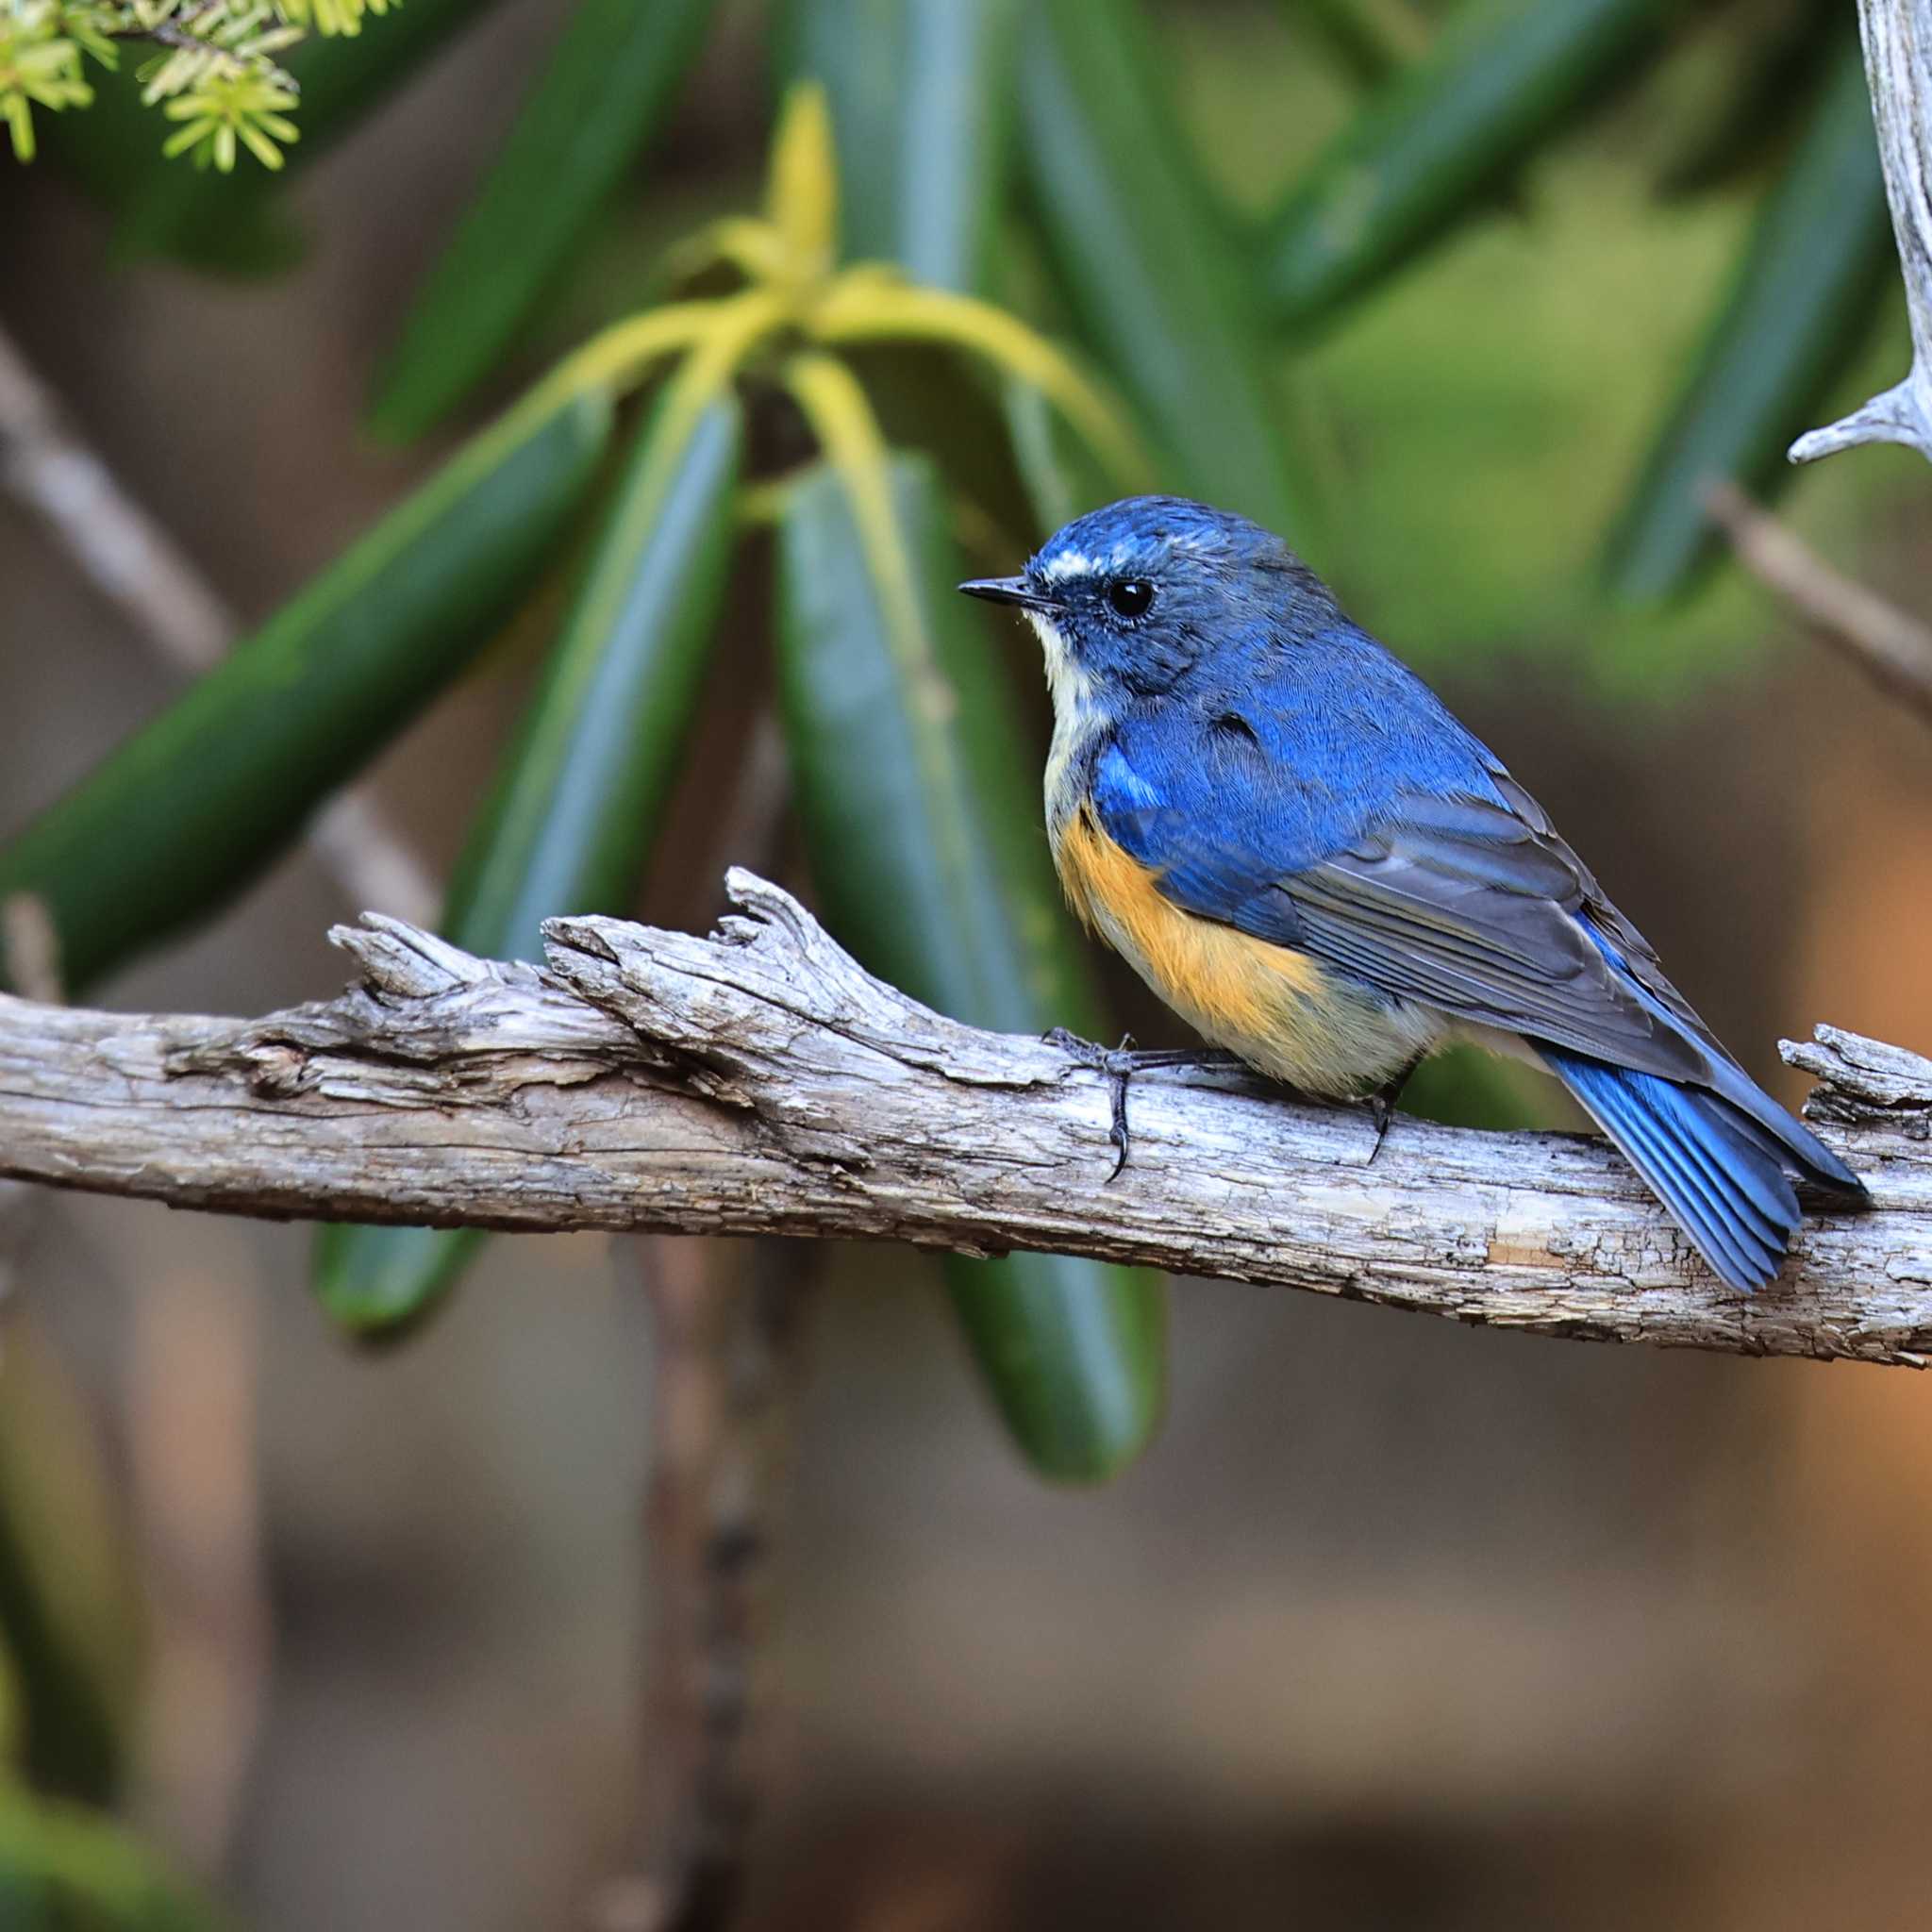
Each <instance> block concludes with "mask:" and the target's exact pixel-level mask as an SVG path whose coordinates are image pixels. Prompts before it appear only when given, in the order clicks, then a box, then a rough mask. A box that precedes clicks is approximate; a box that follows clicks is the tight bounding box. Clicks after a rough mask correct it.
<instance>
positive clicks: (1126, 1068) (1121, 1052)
mask: <svg viewBox="0 0 1932 1932" xmlns="http://www.w3.org/2000/svg"><path fill="white" fill-rule="evenodd" d="M1042 1037H1043V1038H1044V1040H1045V1041H1046V1043H1047V1045H1049V1046H1057V1047H1058V1048H1059V1050H1060V1051H1061V1052H1062V1053H1063V1054H1065V1055H1066V1056H1067V1058H1069V1059H1070V1060H1072V1061H1074V1064H1075V1065H1076V1066H1079V1067H1082V1068H1085V1069H1087V1070H1088V1071H1089V1072H1091V1073H1095V1074H1100V1075H1101V1077H1102V1078H1103V1079H1105V1080H1106V1081H1107V1083H1108V1096H1109V1099H1110V1101H1111V1104H1112V1115H1111V1121H1110V1124H1109V1125H1108V1130H1107V1138H1108V1140H1109V1141H1112V1143H1113V1147H1114V1163H1113V1171H1112V1172H1111V1173H1110V1174H1108V1180H1109V1181H1115V1180H1118V1179H1119V1178H1120V1176H1121V1170H1122V1169H1123V1168H1124V1167H1125V1166H1126V1164H1127V1154H1128V1152H1129V1150H1130V1149H1131V1147H1132V1145H1133V1137H1132V1135H1131V1134H1130V1133H1129V1131H1128V1128H1127V1082H1128V1081H1129V1080H1130V1079H1132V1078H1133V1076H1134V1067H1135V1055H1134V1052H1133V1045H1134V1036H1133V1035H1132V1034H1131V1033H1124V1034H1122V1035H1121V1043H1120V1044H1119V1045H1118V1046H1102V1045H1101V1044H1100V1043H1099V1042H1098V1041H1092V1040H1082V1039H1081V1038H1080V1036H1079V1035H1078V1034H1077V1033H1074V1032H1070V1031H1069V1030H1068V1029H1067V1028H1066V1027H1064V1026H1055V1027H1053V1028H1052V1029H1051V1030H1050V1031H1048V1032H1047V1033H1046V1034H1045V1035H1043V1036H1042Z"/></svg>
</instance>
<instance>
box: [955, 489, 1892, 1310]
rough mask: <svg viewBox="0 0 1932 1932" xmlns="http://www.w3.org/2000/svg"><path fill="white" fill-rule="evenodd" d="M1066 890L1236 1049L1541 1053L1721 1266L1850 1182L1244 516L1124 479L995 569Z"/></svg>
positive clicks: (1513, 788) (1383, 1058)
mask: <svg viewBox="0 0 1932 1932" xmlns="http://www.w3.org/2000/svg"><path fill="white" fill-rule="evenodd" d="M960 589H961V590H963V591H968V592H970V593H971V594H973V595H974V596H977V597H988V598H991V599H993V600H995V601H997V602H1000V603H1005V604H1011V605H1015V606H1017V607H1018V608H1020V609H1022V610H1023V611H1024V613H1025V614H1026V616H1027V617H1028V618H1029V619H1030V620H1031V622H1032V624H1033V627H1034V629H1035V630H1036V631H1038V633H1039V634H1040V640H1041V644H1042V645H1043V646H1044V649H1045V653H1046V674H1047V681H1048V684H1049V686H1050V687H1051V689H1052V692H1053V701H1054V711H1055V728H1054V736H1053V745H1052V750H1051V752H1050V754H1049V757H1048V762H1047V772H1046V819H1047V831H1048V836H1049V837H1050V839H1051V841H1052V844H1053V852H1054V858H1055V862H1056V863H1057V865H1058V868H1059V874H1060V878H1061V880H1062V882H1063V883H1064V885H1065V887H1066V890H1067V894H1068V897H1069V898H1070V899H1071V900H1072V902H1073V904H1074V909H1075V910H1076V911H1077V912H1078V913H1079V914H1080V916H1081V918H1082V919H1083V920H1085V922H1086V923H1087V924H1088V925H1089V926H1091V928H1092V929H1093V930H1094V931H1096V932H1097V933H1099V934H1100V935H1101V937H1102V938H1104V939H1105V940H1106V941H1108V943H1109V944H1111V945H1112V946H1114V947H1115V948H1116V949H1117V950H1118V951H1119V952H1120V953H1121V954H1123V955H1124V957H1125V958H1126V959H1127V960H1128V961H1129V962H1130V963H1131V964H1132V965H1133V967H1134V969H1135V970H1136V971H1137V972H1138V973H1139V974H1141V977H1142V978H1143V979H1145V980H1146V981H1147V983H1148V984H1149V985H1150V986H1151V987H1153V989H1154V990H1155V991H1156V992H1158V994H1159V995H1160V997H1161V998H1162V999H1163V1000H1165V1001H1166V1002H1167V1004H1168V1005H1169V1006H1171V1007H1172V1008H1174V1010H1175V1011H1176V1012H1178V1013H1179V1014H1181V1015H1182V1017H1183V1018H1185V1019H1186V1020H1187V1021H1188V1022H1189V1023H1190V1024H1191V1025H1192V1026H1193V1027H1195V1028H1196V1030H1198V1031H1199V1032H1200V1033H1202V1034H1204V1035H1205V1036H1206V1037H1207V1038H1208V1040H1210V1041H1214V1042H1215V1043H1216V1044H1217V1045H1220V1046H1223V1047H1225V1048H1227V1049H1229V1050H1230V1051H1232V1052H1233V1053H1235V1054H1237V1055H1239V1056H1240V1057H1241V1059H1243V1060H1245V1061H1246V1062H1247V1063H1248V1064H1249V1065H1251V1066H1253V1067H1256V1068H1257V1069H1258V1070H1259V1071H1260V1072H1261V1073H1263V1074H1270V1075H1272V1076H1273V1077H1274V1078H1276V1079H1279V1080H1283V1081H1286V1082H1288V1083H1289V1084H1290V1085H1291V1086H1293V1087H1295V1088H1297V1089H1299V1090H1300V1091H1303V1092H1306V1093H1310V1094H1317V1095H1322V1096H1324V1097H1332V1098H1342V1097H1345V1096H1350V1095H1363V1094H1380V1095H1384V1096H1386V1095H1390V1094H1392V1092H1393V1091H1397V1090H1398V1089H1399V1086H1400V1083H1401V1081H1402V1080H1403V1079H1404V1078H1406V1077H1407V1074H1408V1073H1409V1071H1410V1070H1411V1069H1412V1068H1413V1067H1414V1066H1415V1065H1416V1064H1417V1062H1418V1061H1420V1060H1421V1059H1423V1058H1424V1057H1425V1056H1427V1055H1428V1054H1431V1053H1433V1052H1435V1051H1436V1050H1437V1049H1438V1048H1440V1047H1443V1046H1446V1045H1448V1044H1450V1043H1451V1042H1453V1041H1458V1040H1468V1039H1474V1040H1477V1041H1481V1042H1482V1043H1483V1044H1484V1045H1487V1046H1490V1047H1492V1048H1497V1049H1499V1050H1502V1051H1505V1052H1512V1053H1516V1054H1519V1055H1526V1056H1527V1057H1528V1058H1532V1059H1533V1060H1535V1061H1536V1062H1538V1063H1540V1064H1541V1065H1542V1066H1543V1067H1546V1068H1547V1069H1548V1070H1549V1071H1550V1072H1551V1073H1553V1074H1556V1076H1557V1079H1559V1080H1560V1081H1561V1082H1562V1083H1563V1085H1564V1086H1565V1087H1567V1088H1568V1089H1569V1090H1570V1091H1571V1092H1572V1093H1573V1094H1574V1095H1575V1097H1576V1099H1577V1100H1578V1101H1579V1102H1580V1103H1581V1104H1582V1106H1583V1107H1584V1108H1586V1109H1587V1110H1588V1112H1589V1113H1590V1114H1591V1117H1592V1118H1593V1119H1594V1120H1595V1121H1596V1122H1597V1123H1598V1124H1599V1125H1601V1126H1602V1128H1603V1130H1604V1131H1605V1133H1607V1135H1608V1136H1609V1137H1610V1139H1611V1140H1612V1141H1615V1143H1616V1144H1617V1146H1618V1147H1620V1148H1621V1149H1622V1150H1623V1152H1624V1155H1625V1156H1626V1157H1627V1158H1628V1159H1629V1161H1630V1163H1631V1165H1632V1166H1633V1167H1635V1168H1636V1170H1637V1171H1638V1173H1639V1174H1641V1175H1642V1176H1643V1178H1644V1180H1645V1181H1646V1182H1648V1184H1649V1185H1650V1187H1651V1188H1652V1189H1653V1190H1654V1191H1656V1193H1657V1197H1658V1199H1659V1200H1661V1201H1662V1202H1663V1204H1664V1206H1665V1207H1666V1208H1669V1210H1670V1212H1671V1214H1672V1215H1673V1217H1674V1219H1675V1220H1676V1222H1677V1224H1678V1225H1679V1226H1680V1227H1682V1228H1683V1230H1684V1232H1685V1233H1686V1234H1687V1235H1689V1236H1690V1238H1691V1241H1693V1242H1694V1243H1695V1244H1696V1246H1697V1249H1698V1252H1699V1253H1700V1254H1702V1255H1703V1256H1704V1257H1705V1259H1706V1260H1707V1261H1708V1262H1709V1263H1710V1265H1711V1267H1712V1268H1714V1269H1715V1270H1716V1271H1717V1273H1718V1274H1720V1275H1721V1276H1722V1277H1723V1278H1724V1280H1725V1281H1726V1282H1728V1283H1730V1284H1731V1286H1733V1287H1734V1288H1739V1289H1745V1290H1749V1289H1753V1288H1757V1287H1760V1286H1762V1285H1763V1284H1764V1283H1766V1282H1768V1281H1770V1280H1771V1279H1772V1278H1773V1277H1774V1275H1775V1274H1776V1273H1777V1271H1778V1268H1779V1266H1780V1264H1781V1263H1782V1262H1783V1259H1784V1257H1785V1253H1786V1249H1787V1245H1788V1243H1789V1241H1790V1235H1791V1232H1792V1230H1793V1229H1794V1228H1795V1227H1796V1226H1797V1224H1798V1221H1799V1218H1800V1209H1799V1204H1798V1194H1797V1188H1798V1187H1801V1186H1802V1187H1805V1188H1807V1189H1809V1190H1811V1191H1814V1192H1815V1193H1816V1194H1818V1195H1819V1196H1820V1197H1822V1199H1823V1200H1824V1201H1825V1202H1827V1203H1828V1204H1829V1205H1831V1206H1832V1207H1835V1208H1840V1209H1844V1208H1856V1207H1858V1206H1860V1205H1862V1203H1863V1202H1864V1200H1865V1191H1864V1188H1863V1186H1862V1185H1861V1184H1860V1182H1859V1181H1858V1179H1857V1176H1856V1175H1854V1174H1852V1173H1851V1171H1850V1170H1849V1169H1848V1168H1847V1167H1846V1166H1845V1165H1844V1163H1843V1162H1842V1161H1841V1160H1840V1159H1839V1158H1838V1157H1837V1156H1836V1155H1834V1154H1833V1153H1832V1152H1831V1151H1830V1149H1829V1148H1827V1147H1825V1146H1824V1144H1823V1143H1822V1142H1821V1141H1819V1140H1818V1139H1817V1137H1816V1136H1815V1135H1814V1134H1812V1133H1811V1132H1810V1130H1809V1129H1808V1128H1807V1127H1806V1126H1804V1125H1803V1124H1801V1123H1800V1122H1798V1121H1796V1120H1794V1119H1793V1118H1792V1117H1791V1116H1790V1114H1789V1113H1787V1112H1786V1111H1785V1109H1784V1108H1781V1107H1780V1106H1779V1105H1778V1104H1777V1102H1776V1101H1774V1100H1773V1099H1772V1098H1771V1096H1770V1095H1769V1094H1767V1093H1765V1092H1763V1091H1760V1090H1759V1089H1758V1088H1757V1086H1756V1085H1755V1084H1754V1083H1753V1082H1752V1080H1751V1079H1750V1077H1749V1076H1748V1075H1747V1074H1745V1073H1744V1071H1743V1070H1742V1068H1740V1066H1739V1065H1738V1063H1737V1062H1736V1061H1735V1060H1734V1059H1732V1058H1731V1057H1730V1055H1729V1054H1727V1053H1726V1052H1725V1051H1724V1048H1723V1047H1722V1046H1721V1045H1720V1044H1719V1043H1718V1041H1717V1040H1716V1038H1715V1037H1714V1036H1713V1035H1712V1033H1711V1031H1710V1029H1709V1028H1708V1027H1707V1026H1706V1025H1705V1024H1704V1023H1703V1021H1701V1020H1700V1019H1699V1018H1698V1017H1697V1015H1696V1013H1695V1012H1693V1011H1692V1010H1691V1006H1690V1004H1689V1003H1688V1002H1687V1001H1686V1000H1685V999H1684V997H1683V996H1682V994H1680V993H1679V992H1678V991H1677V990H1676V989H1675V988H1674V986H1672V984H1671V983H1670V981H1669V980H1668V979H1666V978H1665V977H1664V974H1663V972H1662V969H1661V968H1660V967H1659V966H1658V964H1657V955H1656V954H1655V953H1654V952H1653V951H1652V950H1651V948H1650V946H1649V945H1648V943H1647V942H1646V941H1645V940H1644V938H1643V936H1642V934H1641V933H1640V932H1639V931H1638V930H1637V929H1636V927H1635V926H1633V925H1632V924H1630V922H1629V921H1628V920H1627V919H1625V918H1624V915H1623V914H1622V913H1621V912H1619V911H1618V910H1617V908H1615V907H1614V906H1612V905H1611V904H1610V902H1609V900H1608V899H1607V898H1606V897H1605V896H1604V892H1603V889H1602V888H1601V887H1600V886H1599V885H1598V884H1597V882H1596V880H1595V878H1594V877H1593V876H1592V875H1591V871H1590V868H1589V867H1588V866H1586V865H1585V864H1584V863H1583V861H1582V860H1581V859H1580V858H1577V856H1576V854H1575V853H1574V852H1573V851H1572V850H1571V849H1570V847H1569V846H1568V845H1567V844H1566V843H1565V842H1564V841H1563V840H1562V839H1561V838H1560V837H1559V836H1558V835H1557V831H1556V830H1555V828H1554V827H1553V826H1552V825H1551V824H1550V822H1549V819H1548V818H1547V817H1546V816H1545V815H1544V813H1543V811H1542V808H1541V807H1540V806H1539V805H1538V804H1537V802H1536V801H1535V799H1533V798H1532V797H1531V796H1530V795H1529V793H1528V792H1527V791H1524V789H1523V787H1522V786H1521V785H1519V784H1518V783H1517V782H1516V781H1515V779H1513V778H1512V777H1511V776H1510V775H1509V774H1508V772H1507V770H1506V769H1505V768H1504V766H1503V763H1502V761H1501V760H1500V759H1499V758H1496V757H1495V755H1494V754H1493V753H1492V752H1491V751H1490V750H1489V749H1488V747H1487V746H1485V745H1483V744H1482V743H1481V742H1480V741H1478V740H1477V739H1476V738H1474V736H1473V735H1472V734H1471V733H1470V732H1469V731H1468V730H1466V729H1465V728H1464V727H1463V726H1462V725H1461V724H1459V723H1457V720H1456V719H1455V718H1454V717H1453V716H1451V714H1450V713H1449V711H1448V709H1447V708H1445V707H1444V706H1443V705H1442V703H1441V700H1440V699H1439V698H1438V697H1437V696H1436V695H1435V693H1434V692H1433V691H1430V690H1429V689H1428V687H1427V686H1426V685H1424V683H1423V682H1422V681H1421V679H1419V678H1418V677H1416V676H1415V675H1414V674H1413V673H1411V672H1410V671H1408V670H1407V668H1406V667H1405V666H1404V665H1402V664H1401V663H1399V662H1397V660H1396V659H1395V658H1392V657H1391V656H1390V654H1389V653H1388V652H1387V651H1386V650H1384V649H1383V648H1382V646H1381V645H1380V644H1379V643H1377V642H1376V641H1375V640H1374V638H1372V637H1370V636H1369V635H1368V633H1367V632H1365V631H1363V630H1361V629H1360V628H1358V627H1357V625H1354V624H1352V623H1350V622H1349V620H1348V619H1347V618H1346V617H1345V616H1344V615H1343V614H1342V612H1341V609H1340V608H1338V607H1337V605H1336V602H1335V599H1334V597H1333V595H1332V594H1331V593H1330V592H1329V591H1328V589H1327V587H1326V586H1325V585H1324V583H1323V582H1322V580H1321V579H1320V578H1319V577H1318V576H1316V575H1315V574H1314V573H1313V572H1312V571H1311V570H1309V569H1308V568H1307V565H1306V564H1304V563H1303V562H1302V561H1301V559H1300V558H1297V557H1296V556H1295V555H1294V554H1293V553H1292V552H1291V550H1290V549H1289V548H1288V546H1287V545H1286V544H1285V543H1283V542H1282V541H1281V540H1280V539H1279V538H1277V537H1274V536H1272V535H1270V534H1269V532H1267V531H1266V530H1263V529H1260V528H1258V527H1257V526H1256V525H1253V524H1251V523H1249V522H1247V521H1246V520H1245V519H1244V518H1241V517H1237V516H1230V515H1228V514H1226V513H1225V512H1224V511H1221V510H1216V509H1210V508H1207V507H1206V506H1205V505H1202V504H1197V503H1188V502H1185V501H1182V500H1180V499H1178V498H1174V497H1155V496H1149V497H1135V498H1132V499H1130V500H1129V501H1127V502H1124V503H1116V504H1113V505H1111V506H1109V507H1108V508H1106V509H1100V510H1095V511H1093V512H1092V513H1091V515H1088V516H1084V517H1081V518H1079V519H1077V520H1076V521H1075V522H1074V523H1071V524H1069V525H1067V526H1066V528H1065V529H1063V530H1061V531H1060V532H1059V534H1058V536H1056V537H1054V538H1053V539H1052V540H1051V541H1049V542H1048V543H1047V544H1046V545H1045V547H1044V548H1043V549H1041V552H1040V553H1039V555H1038V556H1036V557H1035V558H1033V559H1032V561H1031V562H1030V563H1029V564H1028V565H1027V566H1026V569H1025V571H1024V574H1023V575H1020V576H1017V577H1002V578H993V579H988V580H983V581H979V582H974V583H969V584H962V585H961V586H960Z"/></svg>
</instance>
